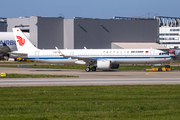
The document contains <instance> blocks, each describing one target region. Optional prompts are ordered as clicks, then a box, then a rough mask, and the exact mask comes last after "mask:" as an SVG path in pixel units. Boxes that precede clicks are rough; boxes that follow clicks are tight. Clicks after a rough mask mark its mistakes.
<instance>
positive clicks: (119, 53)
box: [10, 28, 171, 72]
mask: <svg viewBox="0 0 180 120" xmlns="http://www.w3.org/2000/svg"><path fill="white" fill-rule="evenodd" d="M13 32H14V37H15V39H16V45H17V49H18V51H13V52H10V54H13V55H18V56H19V57H21V58H25V59H30V60H32V61H37V62H45V63H53V64H67V65H69V64H83V65H88V67H87V68H86V69H85V70H86V71H87V72H89V71H91V70H92V71H96V69H116V68H119V64H146V63H147V64H160V63H165V62H168V61H170V60H171V57H170V56H169V55H166V53H165V52H163V51H161V50H156V49H86V48H85V49H62V50H60V49H58V48H57V47H56V49H54V50H52V49H51V50H40V49H38V48H36V47H35V46H34V45H33V44H32V43H31V42H30V41H29V40H28V39H27V37H26V36H25V35H24V34H23V33H22V32H21V30H20V29H19V28H13ZM91 65H92V66H93V67H91V68H90V66H91Z"/></svg>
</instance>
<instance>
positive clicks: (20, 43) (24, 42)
mask: <svg viewBox="0 0 180 120" xmlns="http://www.w3.org/2000/svg"><path fill="white" fill-rule="evenodd" d="M13 33H14V37H15V40H16V46H17V50H18V51H35V50H38V49H37V48H36V47H35V46H34V45H33V44H32V43H31V42H30V41H29V39H28V38H27V37H26V36H25V35H24V34H23V33H22V31H21V30H20V29H19V28H13Z"/></svg>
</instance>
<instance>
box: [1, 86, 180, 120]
mask: <svg viewBox="0 0 180 120" xmlns="http://www.w3.org/2000/svg"><path fill="white" fill-rule="evenodd" d="M0 93H1V94H0V119H1V120H3V119H7V120H9V119H13V120H16V119H18V120H19V119H34V120H56V119H57V120H59V119H60V120H61V119H63V120H67V119H68V120H72V119H73V120H102V119H103V120H135V119H136V120H178V119H180V94H179V93H180V85H136V86H74V87H7V88H5V87H4V88H3V87H1V88H0Z"/></svg>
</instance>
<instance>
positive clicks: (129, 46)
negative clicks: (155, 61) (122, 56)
mask: <svg viewBox="0 0 180 120" xmlns="http://www.w3.org/2000/svg"><path fill="white" fill-rule="evenodd" d="M111 48H112V49H118V48H119V49H151V48H152V49H160V50H168V48H166V47H164V46H162V45H160V44H158V43H122V42H112V43H111Z"/></svg>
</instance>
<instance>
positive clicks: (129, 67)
mask: <svg viewBox="0 0 180 120" xmlns="http://www.w3.org/2000/svg"><path fill="white" fill-rule="evenodd" d="M22 63H23V62H22ZM22 63H21V64H22ZM16 64H17V63H16ZM26 64H28V63H27V62H26ZM0 67H18V65H14V64H12V63H11V64H8V65H7V64H0ZM86 67H87V66H86V65H50V64H43V65H41V64H30V65H29V68H48V69H50V68H51V69H85V68H86ZM155 67H163V66H155ZM149 68H151V65H120V66H119V68H118V69H114V70H144V69H149ZM171 68H172V70H180V67H179V66H171Z"/></svg>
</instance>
